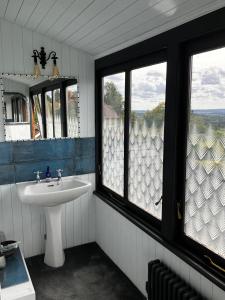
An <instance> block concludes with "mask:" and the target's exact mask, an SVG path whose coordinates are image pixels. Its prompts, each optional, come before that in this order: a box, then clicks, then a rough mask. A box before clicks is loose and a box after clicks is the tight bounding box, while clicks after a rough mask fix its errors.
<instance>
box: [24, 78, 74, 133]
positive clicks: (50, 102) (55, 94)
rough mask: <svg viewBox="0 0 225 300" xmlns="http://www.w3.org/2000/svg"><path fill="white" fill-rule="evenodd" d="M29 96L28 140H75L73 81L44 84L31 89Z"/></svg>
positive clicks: (66, 80)
mask: <svg viewBox="0 0 225 300" xmlns="http://www.w3.org/2000/svg"><path fill="white" fill-rule="evenodd" d="M30 93H31V98H32V111H33V118H32V138H34V139H40V138H60V137H78V136H79V133H80V128H79V93H78V85H77V81H76V80H74V79H63V80H62V79H58V80H57V79H56V80H54V81H51V80H47V81H44V82H42V83H40V84H39V85H36V86H34V87H31V88H30Z"/></svg>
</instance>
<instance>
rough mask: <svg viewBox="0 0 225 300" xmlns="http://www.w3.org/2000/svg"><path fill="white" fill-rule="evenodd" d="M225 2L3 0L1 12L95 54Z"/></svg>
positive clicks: (108, 51) (115, 48) (184, 20)
mask: <svg viewBox="0 0 225 300" xmlns="http://www.w3.org/2000/svg"><path fill="white" fill-rule="evenodd" d="M224 6H225V0H0V17H1V18H5V19H7V20H9V21H11V22H15V23H17V24H19V25H22V26H24V27H27V28H28V29H32V30H34V31H37V32H40V33H42V34H45V35H47V36H49V37H51V38H54V39H56V40H58V41H60V42H64V43H66V44H68V45H70V46H73V47H75V48H78V49H81V50H83V51H86V52H88V53H90V54H92V55H94V56H96V57H101V56H103V55H105V54H108V53H111V52H114V51H116V50H119V49H122V48H124V47H127V46H129V45H132V44H134V43H136V42H139V41H141V40H144V39H146V38H149V37H151V36H154V35H156V34H158V33H161V32H163V31H166V30H168V29H171V28H173V27H176V26H178V25H180V24H183V23H185V22H187V21H189V20H191V19H194V18H196V17H198V16H201V15H204V14H206V13H208V12H211V11H213V10H216V9H219V8H221V7H224Z"/></svg>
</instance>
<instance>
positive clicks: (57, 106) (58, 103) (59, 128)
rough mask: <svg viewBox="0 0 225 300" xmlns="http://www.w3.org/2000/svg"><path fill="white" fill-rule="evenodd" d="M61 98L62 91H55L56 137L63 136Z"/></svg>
mask: <svg viewBox="0 0 225 300" xmlns="http://www.w3.org/2000/svg"><path fill="white" fill-rule="evenodd" d="M61 106H62V105H61V97H60V89H55V90H53V110H54V132H55V137H56V138H57V137H61V136H62V119H61V111H62V107H61Z"/></svg>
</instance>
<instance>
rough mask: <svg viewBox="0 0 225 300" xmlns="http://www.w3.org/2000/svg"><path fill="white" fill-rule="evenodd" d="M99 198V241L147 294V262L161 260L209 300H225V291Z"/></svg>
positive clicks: (97, 216)
mask: <svg viewBox="0 0 225 300" xmlns="http://www.w3.org/2000/svg"><path fill="white" fill-rule="evenodd" d="M95 198H96V241H97V243H98V244H99V246H100V247H101V248H102V249H103V250H104V251H105V253H106V254H107V255H108V256H109V257H110V258H111V259H112V260H113V261H114V262H115V264H116V265H117V266H118V267H119V268H120V269H121V270H122V271H123V272H124V273H125V274H126V275H127V276H128V277H129V278H130V279H131V281H132V282H133V283H134V284H135V285H136V286H137V288H138V289H139V290H140V291H141V292H142V293H143V294H144V295H146V290H145V283H146V281H147V279H148V262H149V261H151V260H154V259H157V258H158V259H161V260H162V261H163V262H164V263H165V264H167V265H168V266H169V267H170V268H171V269H173V270H174V271H175V272H176V273H178V274H180V276H181V277H182V278H183V279H184V280H185V281H186V282H187V283H189V284H190V285H191V286H193V287H194V288H195V289H196V290H198V291H199V292H200V293H201V294H202V295H203V296H204V297H205V298H206V299H208V300H224V299H225V292H224V291H223V290H221V289H220V288H218V287H217V286H215V285H214V284H213V283H212V282H210V281H209V280H208V279H206V278H205V277H204V276H202V275H201V274H200V273H198V272H197V271H196V270H194V269H193V268H192V267H190V266H189V265H188V264H186V263H185V262H184V261H183V260H181V259H180V258H178V257H177V256H176V255H174V254H173V253H172V252H171V251H169V250H167V249H166V248H165V247H163V246H162V245H161V244H160V243H158V242H157V241H155V240H154V239H153V238H151V237H150V236H149V235H147V234H146V233H145V232H144V231H142V230H141V229H139V228H138V227H137V226H135V225H134V224H133V223H131V222H130V221H129V220H127V219H126V218H125V217H123V216H122V215H121V214H119V213H118V212H117V211H116V210H114V209H113V208H112V207H110V206H109V205H107V204H106V203H105V202H103V201H102V200H100V199H99V198H98V197H95Z"/></svg>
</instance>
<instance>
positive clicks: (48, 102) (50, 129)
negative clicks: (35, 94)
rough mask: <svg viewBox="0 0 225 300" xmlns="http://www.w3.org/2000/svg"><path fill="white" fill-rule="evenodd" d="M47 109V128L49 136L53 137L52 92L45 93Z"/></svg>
mask: <svg viewBox="0 0 225 300" xmlns="http://www.w3.org/2000/svg"><path fill="white" fill-rule="evenodd" d="M45 111H46V130H47V138H53V137H54V132H53V104H52V92H51V91H49V92H46V93H45Z"/></svg>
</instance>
